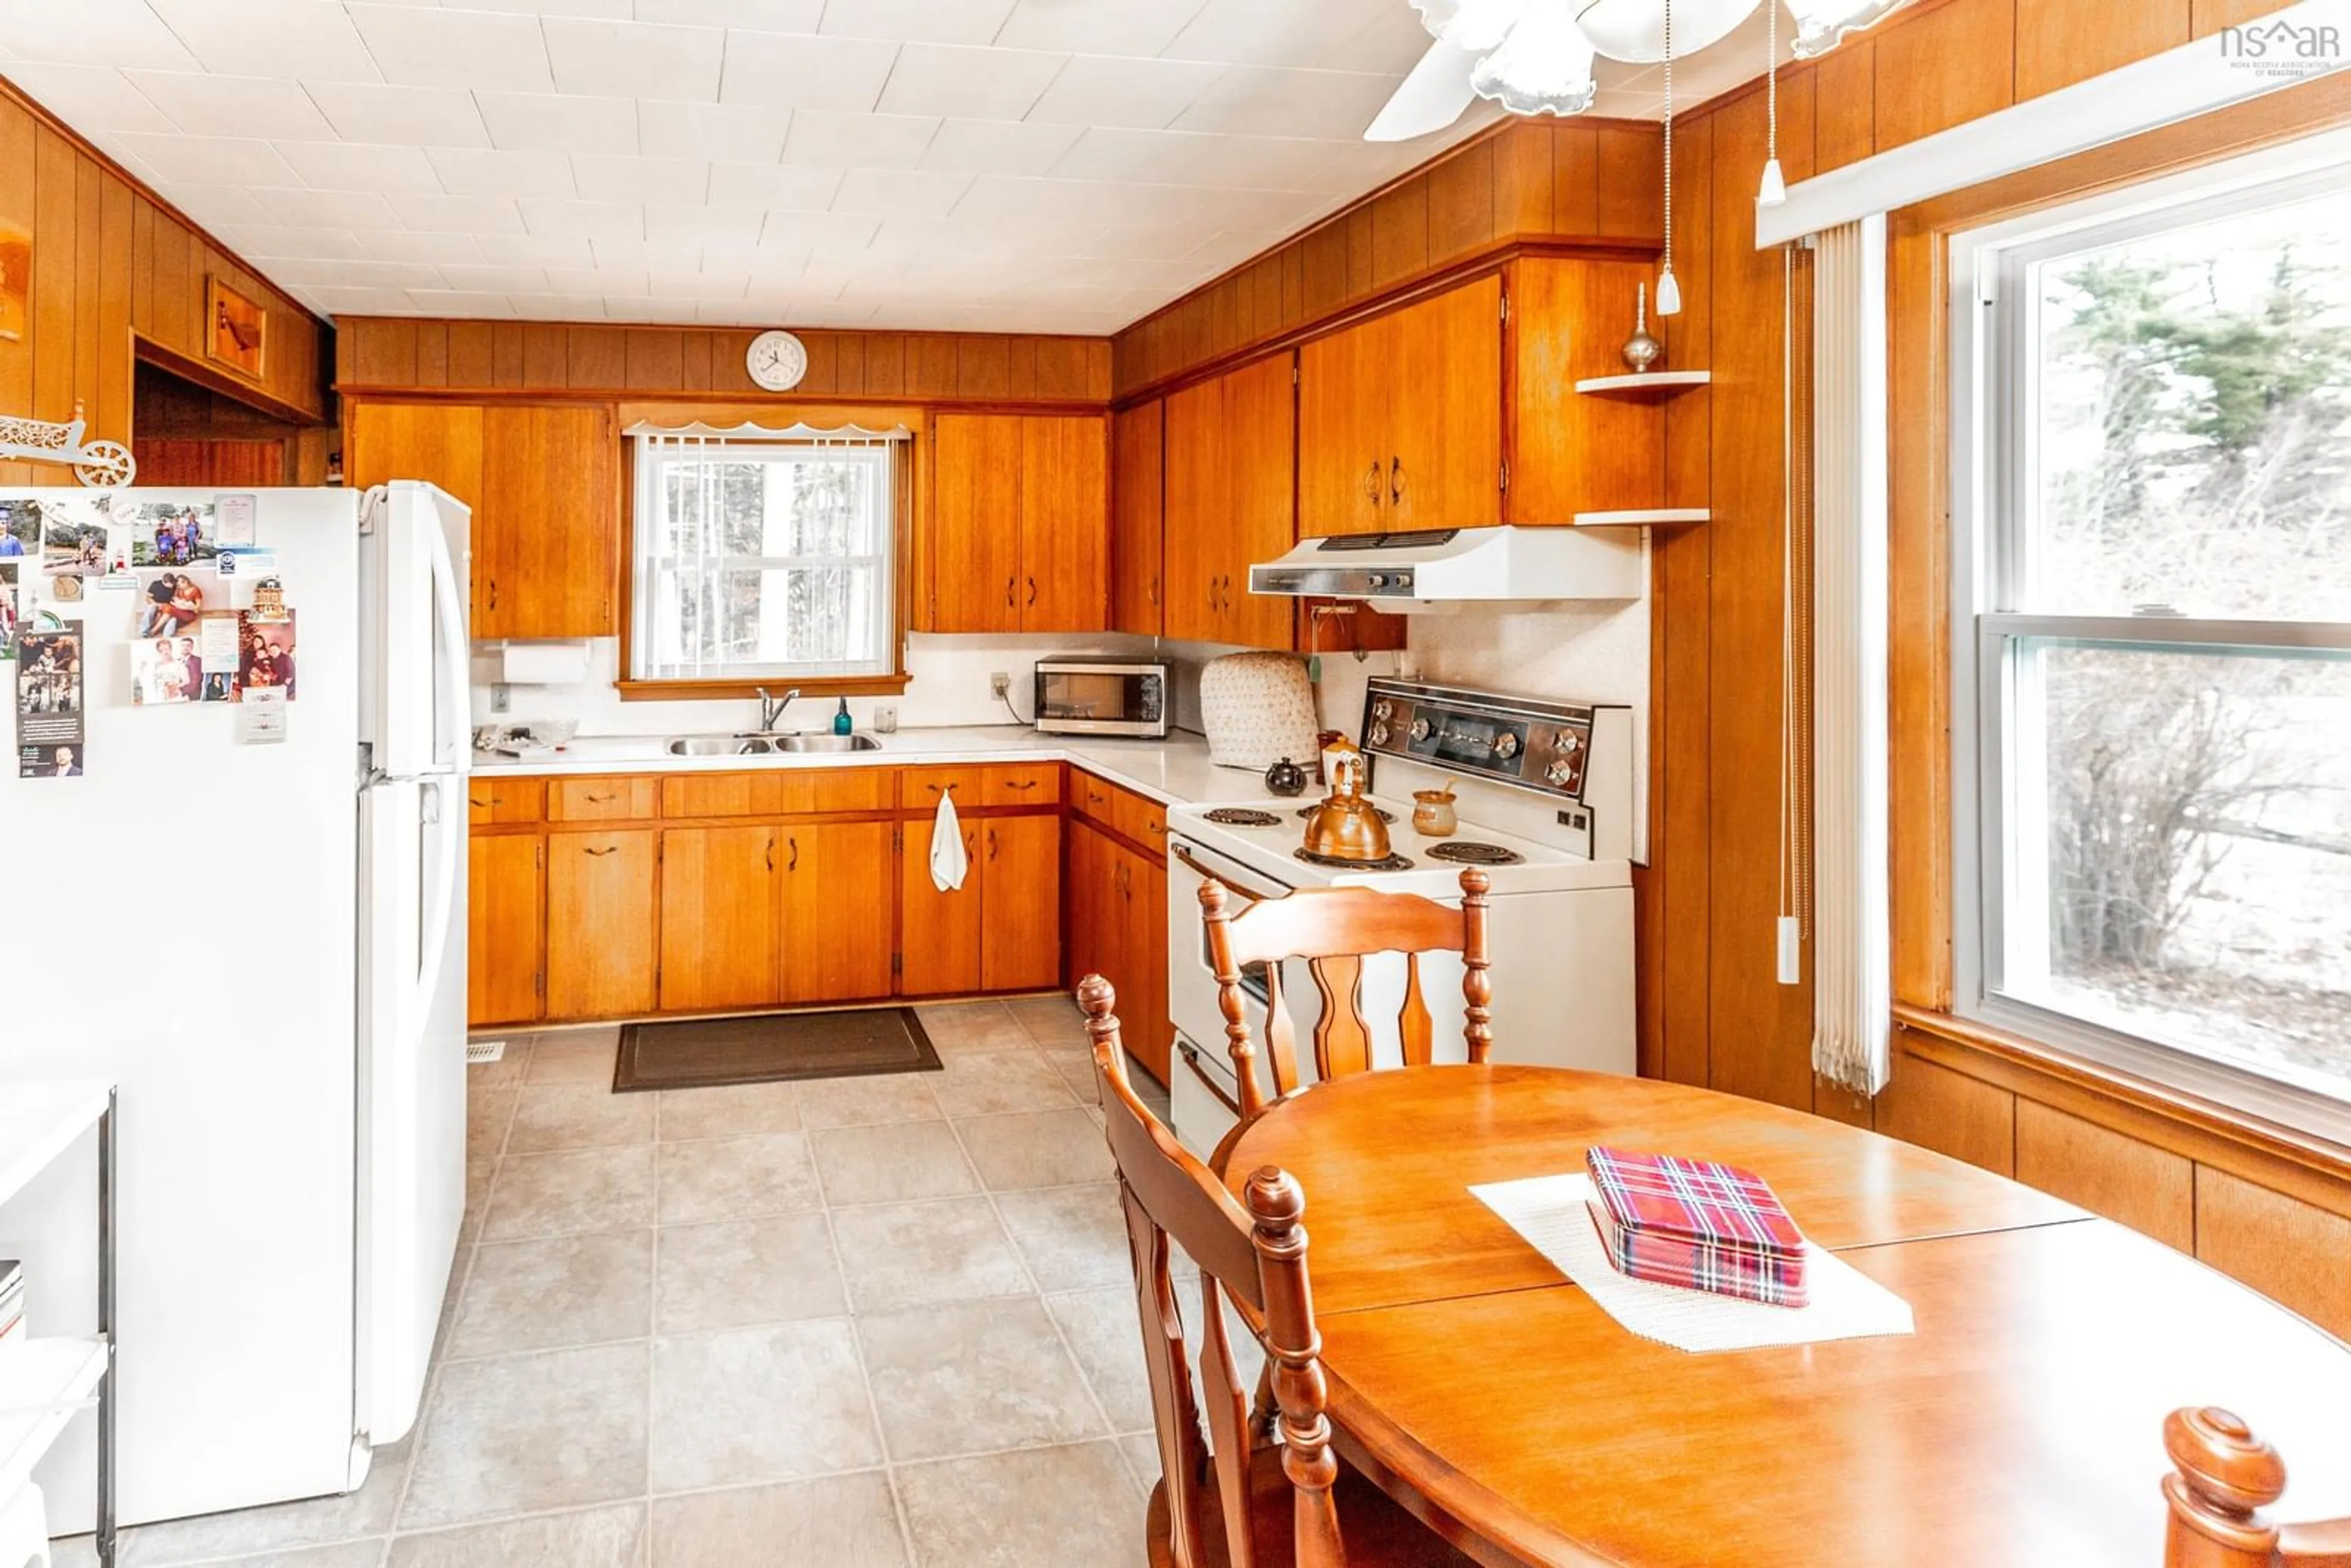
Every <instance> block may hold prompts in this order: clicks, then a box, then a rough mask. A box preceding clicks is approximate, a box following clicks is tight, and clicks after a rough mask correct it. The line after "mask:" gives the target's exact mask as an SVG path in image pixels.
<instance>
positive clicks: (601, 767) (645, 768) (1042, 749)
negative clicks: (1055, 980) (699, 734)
mask: <svg viewBox="0 0 2351 1568" xmlns="http://www.w3.org/2000/svg"><path fill="white" fill-rule="evenodd" d="M873 738H874V739H876V740H878V741H880V742H881V743H882V748H881V749H880V750H879V751H851V752H820V753H815V754H809V755H801V756H796V757H773V756H770V757H673V756H671V755H670V754H669V751H668V745H669V737H666V736H653V735H644V736H581V737H578V738H577V739H575V740H573V741H572V742H571V744H570V745H569V746H567V747H563V748H562V749H561V750H559V751H555V752H550V753H548V754H546V755H544V756H539V757H501V756H496V755H494V754H486V753H480V752H477V753H475V757H474V771H475V774H477V775H481V776H484V777H495V776H496V775H499V774H516V775H522V776H531V777H535V776H538V775H542V774H564V773H742V772H749V771H756V770H762V769H766V768H895V767H905V766H909V765H920V764H925V763H948V762H1034V761H1043V760H1057V761H1063V762H1069V763H1071V764H1074V765H1075V766H1077V767H1079V768H1084V769H1085V770H1086V771H1087V772H1089V773H1092V774H1094V775H1095V776H1097V777H1098V778H1102V779H1109V780H1110V781H1111V782H1112V783H1113V784H1122V785H1124V786H1125V787H1126V788H1127V789H1133V790H1134V791H1135V792H1136V793H1138V794H1143V795H1148V796H1150V797H1151V798H1152V799H1153V800H1157V801H1159V802H1160V803H1161V804H1162V805H1168V806H1191V805H1200V804H1205V803H1214V802H1219V801H1228V800H1263V799H1265V798H1266V796H1267V795H1268V794H1269V793H1270V791H1269V790H1268V789H1266V787H1265V779H1264V777H1263V775H1262V774H1259V773H1258V772H1255V771H1252V770H1251V769H1249V768H1220V767H1218V766H1217V765H1216V764H1215V763H1213V762H1210V761H1209V760H1208V743H1207V741H1206V740H1204V739H1202V738H1201V737H1198V736H1196V735H1191V734H1187V733H1184V732H1181V731H1179V732H1177V733H1175V734H1174V735H1171V736H1169V737H1167V738H1166V739H1165V740H1098V739H1090V738H1087V737H1082V736H1071V735H1040V734H1039V733H1037V731H1035V730H1033V729H1030V728H1029V727H1027V726H1025V725H1010V724H1005V725H974V726H958V727H952V728H938V729H900V730H895V731H893V732H892V733H890V734H888V735H875V736H874V737H873Z"/></svg>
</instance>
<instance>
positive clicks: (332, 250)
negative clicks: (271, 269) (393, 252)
mask: <svg viewBox="0 0 2351 1568" xmlns="http://www.w3.org/2000/svg"><path fill="white" fill-rule="evenodd" d="M213 232H214V235H216V236H217V237H218V238H219V239H220V241H221V243H222V244H224V245H225V246H228V247H229V248H230V249H232V250H234V251H235V252H236V253H237V254H238V255H239V256H243V257H245V258H246V260H247V261H276V260H280V259H286V258H295V259H301V258H315V259H318V260H321V261H366V260H368V259H369V257H368V253H367V246H364V245H362V244H360V237H359V236H358V235H355V234H352V233H350V231H348V230H346V229H303V228H277V227H274V226H271V225H258V224H229V225H222V226H221V227H219V228H217V229H214V231H213Z"/></svg>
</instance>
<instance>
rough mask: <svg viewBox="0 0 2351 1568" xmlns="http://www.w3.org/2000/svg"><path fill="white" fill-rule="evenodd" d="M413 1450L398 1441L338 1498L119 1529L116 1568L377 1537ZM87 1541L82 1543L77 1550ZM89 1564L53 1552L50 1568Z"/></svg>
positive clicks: (388, 1524) (395, 1503) (93, 1558)
mask: <svg viewBox="0 0 2351 1568" xmlns="http://www.w3.org/2000/svg"><path fill="white" fill-rule="evenodd" d="M413 1447H414V1444H413V1441H404V1442H401V1443H396V1444H393V1445H392V1446H391V1447H389V1448H382V1449H380V1450H378V1451H377V1453H376V1456H375V1460H374V1463H373V1464H371V1466H370V1467H369V1469H368V1479H367V1484H366V1485H365V1486H363V1487H361V1488H360V1490H357V1491H355V1492H349V1493H346V1494H344V1495H343V1496H340V1497H326V1498H315V1499H312V1500H308V1501H306V1502H286V1503H279V1504H277V1505H276V1506H275V1507H271V1508H249V1509H243V1510H240V1511H236V1512H235V1513H214V1514H206V1515H204V1516H202V1517H200V1518H196V1519H174V1520H169V1521H165V1522H163V1523H161V1524H141V1525H139V1526H136V1527H135V1528H132V1529H130V1530H125V1531H122V1532H121V1533H120V1534H119V1535H118V1536H116V1538H115V1549H114V1556H115V1562H116V1563H117V1568H167V1565H170V1564H176V1563H201V1562H205V1561H208V1560H211V1559H214V1558H220V1557H237V1556H248V1557H249V1556H253V1555H256V1554H258V1553H261V1552H287V1551H294V1550H297V1549H300V1548H307V1547H314V1546H319V1545H321V1544H328V1543H337V1542H348V1541H355V1540H359V1539H360V1538H362V1537H373V1536H381V1534H382V1533H383V1532H384V1531H388V1530H390V1529H391V1528H392V1514H393V1512H394V1511H396V1510H397V1509H398V1508H399V1506H400V1492H401V1489H402V1487H404V1486H406V1485H407V1484H408V1464H409V1456H410V1453H411V1452H412V1450H413ZM87 1540H88V1538H87V1537H85V1538H83V1541H84V1549H85V1551H86V1550H87ZM97 1560H98V1559H97V1555H96V1554H95V1553H94V1552H92V1553H89V1555H88V1556H87V1557H86V1558H68V1555H67V1553H66V1552H64V1551H63V1550H62V1549H60V1550H59V1551H58V1552H57V1568H67V1564H68V1562H73V1563H80V1562H84V1561H87V1562H89V1563H95V1562H97Z"/></svg>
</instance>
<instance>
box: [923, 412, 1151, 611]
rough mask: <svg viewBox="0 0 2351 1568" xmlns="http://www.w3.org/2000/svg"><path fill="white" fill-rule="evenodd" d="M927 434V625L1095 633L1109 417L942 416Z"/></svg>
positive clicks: (1102, 571) (1103, 560)
mask: <svg viewBox="0 0 2351 1568" xmlns="http://www.w3.org/2000/svg"><path fill="white" fill-rule="evenodd" d="M932 430H933V436H932V444H933V445H932V467H933V476H932V497H931V532H930V540H929V545H930V548H929V551H928V559H929V562H930V574H931V593H930V617H929V619H930V625H929V628H928V629H929V630H931V631H934V632H1100V631H1102V630H1104V629H1105V628H1106V627H1107V626H1108V624H1109V613H1110V447H1109V439H1110V438H1109V429H1108V423H1107V421H1106V420H1104V418H1103V417H1102V415H1100V414H1078V415H1063V414H985V413H943V414H941V415H939V416H938V417H937V419H936V420H935V421H934V422H933V425H932Z"/></svg>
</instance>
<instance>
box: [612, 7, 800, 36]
mask: <svg viewBox="0 0 2351 1568" xmlns="http://www.w3.org/2000/svg"><path fill="white" fill-rule="evenodd" d="M823 16H824V0H637V20H638V21H640V22H673V23H676V24H678V25H680V26H695V27H756V28H758V29H759V30H761V31H763V32H768V33H813V32H815V31H816V28H817V23H818V22H819V21H820V20H821V19H822V18H823Z"/></svg>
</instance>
